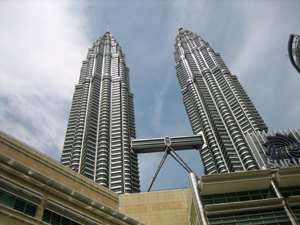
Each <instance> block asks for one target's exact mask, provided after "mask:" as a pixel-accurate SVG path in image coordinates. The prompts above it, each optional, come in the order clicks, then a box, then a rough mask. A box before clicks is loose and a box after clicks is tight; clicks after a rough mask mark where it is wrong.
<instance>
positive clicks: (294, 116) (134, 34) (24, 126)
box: [0, 0, 300, 191]
mask: <svg viewBox="0 0 300 225" xmlns="http://www.w3.org/2000/svg"><path fill="white" fill-rule="evenodd" d="M299 10H300V2H299V1H137V0H135V1H126V2H123V1H0V129H1V130H2V131H4V132H6V133H8V134H10V135H12V136H13V137H15V138H18V139H19V140H21V141H23V142H25V143H26V144H28V145H30V146H32V147H34V148H36V149H38V150H39V151H41V152H44V153H45V154H47V155H49V156H51V157H52V158H54V159H56V160H59V159H60V155H61V149H62V145H63V140H64V134H65V130H66V125H67V120H68V115H69V110H70V105H71V100H72V95H73V90H74V85H75V84H76V83H77V82H78V78H79V71H80V67H81V61H82V60H84V59H85V57H86V54H87V48H89V47H91V46H92V43H93V42H94V41H95V40H96V39H97V38H98V37H99V36H100V35H102V34H103V33H104V32H105V31H106V27H107V23H109V24H110V28H109V29H110V32H111V34H112V35H114V37H115V38H116V40H117V41H118V42H119V44H120V46H121V47H122V50H123V53H125V55H126V65H127V66H128V67H129V68H130V79H131V91H132V92H133V93H134V104H135V116H136V129H137V136H138V138H147V137H161V136H173V135H186V134H192V130H191V128H190V124H189V121H188V118H187V115H186V113H185V109H184V106H183V103H182V98H181V94H180V87H179V84H178V80H177V77H176V74H175V68H174V65H175V61H174V57H173V51H174V43H175V37H176V35H177V32H178V27H177V24H176V22H175V20H176V19H177V20H178V21H179V23H180V25H181V26H182V27H183V28H185V29H189V30H191V31H192V32H195V33H197V34H198V35H200V36H201V37H202V38H203V39H204V40H206V41H208V42H209V43H210V45H211V46H212V48H213V49H214V50H215V51H216V52H220V53H221V56H222V57H223V59H224V61H225V62H226V64H227V66H228V67H229V69H230V71H231V72H232V73H233V74H236V75H237V76H238V78H239V80H240V82H241V83H242V85H243V87H244V89H245V90H246V92H247V93H248V95H249V96H250V98H251V100H252V101H253V103H254V105H255V106H256V108H257V109H258V111H259V113H260V114H261V116H262V118H263V119H264V121H265V122H266V124H267V125H268V127H269V129H271V130H278V129H281V130H283V129H288V128H298V127H299V126H300V101H299V97H300V74H298V73H297V71H296V70H295V69H294V68H293V66H292V65H291V63H290V61H289V59H288V58H287V56H286V55H287V41H288V37H289V34H290V33H296V34H300V26H299V21H300V14H299ZM179 154H180V155H181V156H182V158H183V159H184V160H185V161H186V162H187V163H188V164H189V165H190V166H191V167H192V169H193V170H194V171H195V172H196V173H197V174H198V176H199V177H200V176H201V175H202V173H203V168H202V165H201V159H200V157H199V153H198V152H197V151H195V150H191V151H181V152H179ZM161 156H162V154H151V155H149V154H148V155H140V156H139V163H140V176H141V185H142V190H143V191H144V190H146V189H147V187H148V185H149V183H150V180H151V178H152V176H153V174H154V172H155V169H156V167H157V165H158V163H159V160H160V158H161ZM184 187H188V179H187V172H186V171H185V170H184V169H183V168H181V167H180V166H179V165H178V164H177V163H176V162H175V161H174V160H173V159H172V158H171V157H170V158H167V160H166V163H165V165H164V166H163V168H162V170H161V172H160V174H159V175H158V178H157V180H156V182H155V183H154V185H153V190H161V189H171V188H184Z"/></svg>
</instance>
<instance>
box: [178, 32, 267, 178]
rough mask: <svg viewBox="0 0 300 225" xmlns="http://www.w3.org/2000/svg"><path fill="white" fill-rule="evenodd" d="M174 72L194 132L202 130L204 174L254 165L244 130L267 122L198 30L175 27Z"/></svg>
mask: <svg viewBox="0 0 300 225" xmlns="http://www.w3.org/2000/svg"><path fill="white" fill-rule="evenodd" d="M175 41H176V43H175V52H174V56H175V61H176V65H175V68H176V73H177V77H178V80H179V83H180V86H181V93H182V96H183V102H184V105H185V108H186V111H187V114H188V117H189V120H190V123H191V126H192V129H193V132H194V134H199V133H200V132H203V136H204V138H205V140H206V144H207V145H206V147H203V148H202V149H201V150H200V154H201V157H202V161H203V164H204V168H205V173H206V174H214V173H227V172H236V171H247V170H257V169H259V165H258V163H257V161H256V159H255V157H253V153H252V151H251V148H250V146H249V144H248V143H247V139H246V137H245V134H246V133H251V132H254V131H257V132H260V131H267V126H266V124H265V123H264V121H263V120H262V118H261V116H260V115H259V113H258V111H257V110H256V109H255V107H254V105H253V103H252V102H251V100H250V98H249V97H248V95H247V94H246V92H245V90H244V89H243V87H242V85H241V84H240V82H239V81H238V78H237V77H236V76H235V75H232V74H231V73H230V71H229V70H228V68H227V66H226V64H225V63H224V61H223V60H222V58H221V56H220V54H219V53H215V52H214V50H213V49H212V48H211V47H210V45H209V43H208V42H205V41H204V40H203V39H202V38H201V37H199V36H198V35H197V34H195V33H193V32H191V31H189V30H183V29H182V28H181V27H180V28H179V33H178V35H177V37H176V39H175Z"/></svg>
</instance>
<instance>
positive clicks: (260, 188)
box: [0, 132, 300, 225]
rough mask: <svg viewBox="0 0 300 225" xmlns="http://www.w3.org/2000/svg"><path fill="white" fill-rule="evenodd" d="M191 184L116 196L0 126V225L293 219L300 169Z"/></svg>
mask: <svg viewBox="0 0 300 225" xmlns="http://www.w3.org/2000/svg"><path fill="white" fill-rule="evenodd" d="M189 180H190V187H189V188H188V189H181V190H167V191H156V192H146V193H133V194H120V195H119V194H116V193H114V192H113V191H111V190H109V189H107V188H105V187H103V186H101V185H99V184H97V183H95V182H94V181H92V180H91V179H89V178H86V177H85V176H83V175H81V174H78V173H77V172H75V171H73V170H71V169H69V168H67V167H65V166H63V165H61V164H60V163H59V162H56V161H55V160H53V159H51V158H49V157H47V156H45V155H44V154H42V153H40V152H38V151H36V150H34V149H32V148H31V147H29V146H27V145H26V144H24V143H22V142H20V141H18V140H16V139H14V138H12V137H10V136H8V135H6V134H4V133H2V132H0V218H1V220H0V223H1V224H3V225H12V224H24V225H27V224H28V225H29V224H30V225H32V224H62V225H64V224H68V225H78V224H85V225H96V224H97V225H98V224H105V225H116V224H121V225H125V224H132V225H134V224H136V225H138V224H139V225H141V224H147V225H157V224H161V225H169V224H172V225H173V224H174V225H186V224H191V225H196V224H198V225H200V224H201V225H206V224H224V225H225V224H228V225H229V224H235V225H238V224H278V225H287V224H299V222H300V167H299V166H290V167H281V168H277V169H271V170H270V169H266V170H258V171H245V172H238V173H226V174H213V175H205V176H202V178H201V179H200V180H199V179H197V178H196V176H195V174H194V173H190V174H189Z"/></svg>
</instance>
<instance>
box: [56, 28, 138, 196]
mask: <svg viewBox="0 0 300 225" xmlns="http://www.w3.org/2000/svg"><path fill="white" fill-rule="evenodd" d="M135 137H136V133H135V119H134V108H133V94H132V93H131V92H130V83H129V68H128V67H126V65H125V55H124V54H123V53H122V49H121V47H120V46H119V44H118V42H117V41H116V39H115V38H114V37H113V36H112V35H111V34H110V33H109V31H107V32H106V33H105V34H103V35H102V36H101V37H99V38H98V39H97V41H96V42H94V43H93V47H92V48H89V49H88V54H87V58H86V60H84V61H83V62H82V67H81V72H80V77H79V82H78V84H77V85H75V92H74V95H73V101H72V106H71V112H70V117H69V122H68V126H67V131H66V136H65V142H64V147H63V151H62V157H61V163H62V164H63V165H65V166H67V167H69V168H71V169H72V170H74V171H76V172H78V173H80V174H82V175H84V176H85V177H88V178H90V179H92V180H94V181H95V182H97V183H98V184H101V185H103V186H105V187H107V188H109V189H111V190H113V191H115V192H116V193H132V192H140V185H139V172H138V162H137V161H138V160H137V154H136V153H134V152H133V151H132V150H131V148H130V141H131V138H135Z"/></svg>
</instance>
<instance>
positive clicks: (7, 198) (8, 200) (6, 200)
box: [2, 192, 15, 208]
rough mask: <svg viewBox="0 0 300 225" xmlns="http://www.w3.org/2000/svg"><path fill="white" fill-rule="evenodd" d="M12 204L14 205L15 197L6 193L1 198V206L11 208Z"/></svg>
mask: <svg viewBox="0 0 300 225" xmlns="http://www.w3.org/2000/svg"><path fill="white" fill-rule="evenodd" d="M14 203H15V196H14V195H11V194H9V193H7V192H6V193H5V194H4V196H3V199H2V204H3V205H5V206H7V207H9V208H12V207H13V205H14Z"/></svg>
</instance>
